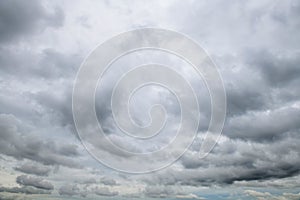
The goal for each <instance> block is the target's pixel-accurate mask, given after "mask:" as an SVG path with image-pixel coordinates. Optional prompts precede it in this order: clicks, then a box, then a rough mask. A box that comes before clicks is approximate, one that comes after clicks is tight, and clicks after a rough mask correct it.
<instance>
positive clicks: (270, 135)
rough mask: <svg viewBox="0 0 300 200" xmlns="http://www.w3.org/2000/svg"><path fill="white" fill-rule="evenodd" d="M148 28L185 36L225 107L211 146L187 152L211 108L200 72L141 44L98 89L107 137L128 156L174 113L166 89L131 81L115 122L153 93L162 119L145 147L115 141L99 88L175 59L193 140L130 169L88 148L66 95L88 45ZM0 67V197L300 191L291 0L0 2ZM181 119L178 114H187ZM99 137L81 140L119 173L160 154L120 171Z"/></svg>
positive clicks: (138, 118)
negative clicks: (204, 58) (207, 65)
mask: <svg viewBox="0 0 300 200" xmlns="http://www.w3.org/2000/svg"><path fill="white" fill-rule="evenodd" d="M148 27H152V28H160V29H167V30H172V31H176V32H178V33H181V34H183V35H186V36H188V37H189V38H191V39H192V40H193V41H195V42H197V43H198V44H199V46H201V48H203V49H204V50H205V52H206V53H207V54H208V56H209V57H210V59H211V60H212V61H213V63H214V64H215V66H216V67H217V69H218V72H219V74H220V76H221V77H222V81H223V84H224V88H225V91H226V105H227V109H226V118H225V123H224V127H223V131H222V135H221V137H220V139H219V140H218V143H217V144H216V145H215V147H214V148H213V150H212V151H211V152H210V153H209V155H207V156H206V157H204V158H202V159H200V158H199V156H198V155H199V154H198V152H199V149H200V146H201V142H203V137H204V136H205V134H206V132H207V129H208V126H209V122H210V118H211V115H212V110H211V101H210V98H209V97H210V96H209V94H210V93H209V90H208V89H207V87H206V85H205V82H204V81H203V80H202V79H201V77H198V76H196V75H195V73H194V71H193V70H190V67H191V66H189V65H188V64H187V63H185V62H183V61H182V60H181V59H180V58H178V57H176V56H174V55H172V54H171V55H170V54H168V53H167V52H161V51H155V50H142V51H138V52H133V53H131V54H128V55H127V56H125V57H122V58H120V59H119V60H117V61H116V62H114V63H113V64H112V65H111V66H110V68H109V70H108V71H107V72H106V74H105V75H104V76H103V79H102V82H101V84H100V85H98V86H97V91H96V95H95V109H96V115H97V119H98V121H99V123H100V124H101V126H102V129H103V131H104V132H105V134H106V137H107V138H109V139H111V140H112V141H113V142H115V143H116V144H117V145H119V146H120V147H122V148H125V149H127V150H128V151H132V152H137V153H140V152H145V151H153V150H157V149H160V148H163V147H164V146H165V145H167V144H169V142H170V138H173V137H175V136H176V135H175V134H176V131H175V130H176V129H177V128H178V127H177V126H178V123H179V121H180V117H181V113H180V111H181V110H180V108H179V107H178V105H179V103H180V102H179V103H178V101H177V100H176V98H175V96H174V95H172V92H170V91H167V90H166V89H165V88H161V87H159V86H151V87H144V88H141V89H140V90H139V91H137V92H136V95H134V96H133V97H132V99H131V101H130V102H129V103H128V102H125V101H124V102H121V103H124V104H121V103H120V105H121V106H126V108H127V107H128V109H129V110H130V114H131V116H132V119H131V121H130V120H128V118H121V119H122V120H124V121H125V122H126V123H125V122H124V123H125V125H127V123H128V122H130V123H132V121H134V123H135V124H139V125H141V126H146V125H147V124H149V123H151V122H153V121H154V122H155V119H156V118H154V119H152V121H151V119H149V115H147V114H149V113H148V111H149V108H151V106H152V105H155V104H157V103H158V102H159V103H161V105H163V106H164V108H165V111H166V112H167V113H168V115H167V123H166V126H165V127H164V128H163V129H162V134H161V136H158V137H154V138H152V139H153V140H152V139H151V140H152V141H150V142H149V141H147V140H141V141H136V140H133V139H130V138H128V137H124V136H123V134H122V130H120V129H119V128H118V126H116V123H115V121H114V120H115V118H114V115H113V114H112V111H113V109H112V108H111V107H110V106H111V105H110V102H111V101H110V100H111V99H110V98H111V96H110V95H109V94H110V93H111V92H112V90H113V87H114V86H115V84H116V82H117V81H118V80H119V78H120V77H121V76H122V74H124V71H126V70H127V71H128V70H130V69H132V66H138V65H141V64H147V63H148V64H149V63H160V64H164V65H170V66H174V69H176V70H177V71H178V72H179V73H180V74H181V75H183V76H184V77H185V79H187V80H188V81H189V82H190V84H191V86H193V88H194V91H195V95H196V97H197V98H198V99H199V102H198V106H199V109H200V111H201V112H200V123H199V127H198V128H197V136H196V138H195V141H194V143H193V144H192V145H191V146H190V147H189V148H188V149H187V150H186V151H185V152H184V154H183V155H182V156H181V157H180V158H179V159H177V160H176V162H174V163H173V164H172V165H170V166H168V167H166V168H163V169H161V170H158V171H155V172H151V173H142V174H132V173H126V172H120V171H118V170H116V169H113V168H111V167H107V166H105V165H103V164H102V163H101V162H99V161H98V160H97V159H95V158H94V157H93V156H92V155H91V154H90V152H89V151H87V149H86V148H85V146H84V145H83V144H82V142H81V141H80V137H79V135H78V131H77V130H76V126H75V123H74V120H73V113H72V92H73V86H74V82H75V78H76V74H77V72H78V70H79V69H80V66H81V65H82V63H84V61H85V59H86V58H87V57H88V56H89V55H90V53H91V52H92V51H93V50H95V48H96V47H97V46H99V45H100V44H102V43H103V42H105V41H107V40H108V39H110V38H112V37H114V36H116V35H118V34H120V33H124V32H126V31H130V30H135V29H140V28H148ZM120 48H122V47H120ZM197 55H198V54H195V56H196V57H197ZM0 74H1V75H0V199H1V200H2V199H3V200H8V199H47V200H54V199H208V200H210V199H214V200H216V199H249V200H251V199H254V200H255V199H257V200H268V199H272V200H274V199H275V200H276V199H278V200H293V199H295V200H296V199H300V173H299V172H300V148H299V146H300V134H299V133H300V132H299V131H300V123H299V121H300V88H299V85H300V2H299V1H296V0H286V1H279V0H251V1H237V0H229V1H221V0H211V1H208V0H201V1H196V0H187V1H179V0H166V1H158V0H154V1H139V0H125V1H121V0H118V1H117V0H112V1H107V0H103V1H96V0H87V1H79V0H74V1H71V0H63V1H58V0H53V1H45V0H40V1H38V0H29V1H21V0H1V1H0ZM148 76H150V75H149V74H148ZM170 76H171V74H170V75H168V76H165V78H166V79H168V80H169V78H170ZM157 77H159V76H157ZM144 79H146V76H140V77H139V78H137V79H132V80H135V81H138V80H144ZM174 84H175V82H174ZM82 96H83V97H84V95H82ZM126 103H128V105H126ZM120 108H121V107H120ZM150 115H151V113H150ZM82 117H83V118H86V119H89V117H88V116H84V115H83V116H82ZM150 117H151V116H150ZM87 121H88V120H87ZM192 121H193V116H192V115H191V116H190V117H189V118H188V120H187V123H188V122H191V124H192ZM92 128H94V127H92ZM188 128H189V127H188ZM186 135H187V136H186V137H185V138H184V137H183V138H182V142H186V141H188V140H189V139H190V138H189V137H190V136H189V135H190V134H189V129H188V130H187V131H186ZM92 139H93V140H94V138H92ZM101 139H102V138H101V137H100V139H99V138H98V139H97V138H95V140H94V141H95V142H96V143H97V142H99V146H98V147H97V148H99V149H101V150H102V152H104V153H105V155H106V156H108V157H109V158H110V157H114V158H117V159H118V162H119V167H120V168H122V167H124V168H135V167H136V168H147V167H148V166H151V165H155V164H159V162H160V161H165V160H166V159H169V158H170V159H173V157H172V156H173V154H162V155H159V156H158V157H156V158H155V159H153V158H151V157H149V158H147V159H144V160H142V161H141V162H133V163H134V165H135V166H133V163H130V162H129V161H130V159H131V157H130V156H128V155H127V154H120V153H119V152H117V151H114V150H113V149H111V148H108V146H107V145H106V144H105V143H104V142H103V140H101ZM171 150H173V151H174V152H176V150H181V149H180V148H179V149H171Z"/></svg>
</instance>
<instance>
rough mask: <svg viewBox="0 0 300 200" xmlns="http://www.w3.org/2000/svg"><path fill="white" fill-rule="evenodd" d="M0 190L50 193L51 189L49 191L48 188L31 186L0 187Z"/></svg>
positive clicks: (23, 192)
mask: <svg viewBox="0 0 300 200" xmlns="http://www.w3.org/2000/svg"><path fill="white" fill-rule="evenodd" d="M0 192H8V193H22V194H51V191H49V190H44V189H39V188H35V187H32V186H23V187H0ZM0 199H1V196H0ZM13 199H14V198H13Z"/></svg>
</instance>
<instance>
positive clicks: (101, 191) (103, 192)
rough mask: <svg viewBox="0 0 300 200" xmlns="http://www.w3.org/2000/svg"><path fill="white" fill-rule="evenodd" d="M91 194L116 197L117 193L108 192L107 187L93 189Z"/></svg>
mask: <svg viewBox="0 0 300 200" xmlns="http://www.w3.org/2000/svg"><path fill="white" fill-rule="evenodd" d="M93 192H94V193H95V194H96V195H98V196H107V197H111V196H117V195H118V194H119V193H118V192H115V191H110V189H109V188H108V187H95V188H94V189H93Z"/></svg>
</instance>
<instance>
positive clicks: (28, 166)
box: [15, 162, 51, 176]
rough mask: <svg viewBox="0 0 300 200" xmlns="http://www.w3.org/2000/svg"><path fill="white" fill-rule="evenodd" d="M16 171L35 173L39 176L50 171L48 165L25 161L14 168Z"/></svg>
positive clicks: (46, 174)
mask: <svg viewBox="0 0 300 200" xmlns="http://www.w3.org/2000/svg"><path fill="white" fill-rule="evenodd" d="M15 169H16V170H17V171H20V172H24V173H27V174H35V175H39V176H48V175H49V172H50V171H51V168H50V167H47V166H44V165H41V164H39V163H29V162H28V163H25V164H23V165H21V166H19V167H16V168H15Z"/></svg>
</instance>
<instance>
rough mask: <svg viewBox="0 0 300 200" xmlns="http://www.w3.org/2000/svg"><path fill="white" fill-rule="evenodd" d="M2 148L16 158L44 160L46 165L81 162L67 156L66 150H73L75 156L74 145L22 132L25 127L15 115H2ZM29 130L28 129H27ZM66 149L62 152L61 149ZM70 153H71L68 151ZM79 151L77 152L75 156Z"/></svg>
mask: <svg viewBox="0 0 300 200" xmlns="http://www.w3.org/2000/svg"><path fill="white" fill-rule="evenodd" d="M0 127H1V131H0V135H1V138H2V140H1V141H0V150H1V153H2V154H6V155H8V156H13V157H15V158H16V159H24V158H27V159H30V160H33V161H37V162H42V163H44V164H46V165H56V164H59V165H65V166H69V167H79V164H78V163H76V162H75V161H73V160H72V159H71V158H70V157H68V156H65V155H64V154H66V152H69V151H70V152H72V153H71V157H72V156H74V153H75V152H74V146H73V145H71V146H70V145H69V146H68V145H62V146H60V145H57V144H56V143H55V142H53V141H51V140H50V141H43V140H42V139H41V138H39V137H38V136H34V135H28V134H24V133H22V132H23V131H25V130H24V127H23V126H22V123H21V122H20V121H19V120H18V119H17V118H16V117H14V116H13V115H6V114H1V115H0ZM22 129H23V130H22ZM27 131H28V130H27ZM62 149H65V150H67V149H68V151H64V153H63V154H61V150H62ZM67 154H68V155H69V153H67ZM76 155H78V153H77V152H76V153H75V156H76Z"/></svg>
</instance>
